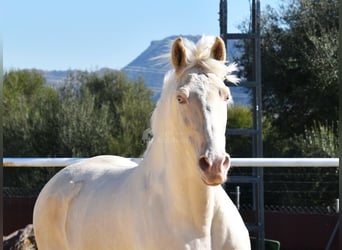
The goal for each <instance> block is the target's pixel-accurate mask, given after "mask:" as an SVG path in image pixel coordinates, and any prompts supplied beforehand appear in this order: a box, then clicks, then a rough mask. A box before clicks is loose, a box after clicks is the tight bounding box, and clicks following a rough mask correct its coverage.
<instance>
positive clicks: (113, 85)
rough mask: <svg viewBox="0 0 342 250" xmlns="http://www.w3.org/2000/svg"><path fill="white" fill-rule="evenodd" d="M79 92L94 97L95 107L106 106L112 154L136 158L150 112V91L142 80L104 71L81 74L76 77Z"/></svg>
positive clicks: (151, 104)
mask: <svg viewBox="0 0 342 250" xmlns="http://www.w3.org/2000/svg"><path fill="white" fill-rule="evenodd" d="M78 79H81V81H82V82H83V85H82V89H81V90H83V89H88V90H89V92H90V93H92V94H93V95H94V96H95V106H96V107H98V108H100V107H102V106H103V105H107V106H108V112H109V124H110V126H111V132H110V133H111V136H110V137H109V138H108V142H109V152H110V153H111V154H116V155H122V156H130V157H138V156H141V154H142V153H143V151H144V149H145V147H146V144H143V142H142V135H143V132H144V131H145V130H146V129H148V128H149V121H150V116H151V114H152V110H153V107H154V105H153V103H152V100H151V98H152V91H151V90H149V89H148V88H147V86H146V85H145V83H144V81H143V80H142V79H138V80H136V81H131V80H129V79H128V78H127V76H126V75H125V73H123V72H121V71H111V70H107V71H104V72H102V74H101V75H100V74H98V73H83V74H81V75H79V76H78Z"/></svg>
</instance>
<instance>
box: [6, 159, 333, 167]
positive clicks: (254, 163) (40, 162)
mask: <svg viewBox="0 0 342 250" xmlns="http://www.w3.org/2000/svg"><path fill="white" fill-rule="evenodd" d="M83 159H86V158H4V160H3V166H4V167H65V166H67V165H70V164H73V163H76V162H78V161H81V160H83ZM131 160H133V161H135V162H137V163H138V162H139V161H141V160H142V158H131ZM231 165H232V167H338V166H339V158H232V159H231Z"/></svg>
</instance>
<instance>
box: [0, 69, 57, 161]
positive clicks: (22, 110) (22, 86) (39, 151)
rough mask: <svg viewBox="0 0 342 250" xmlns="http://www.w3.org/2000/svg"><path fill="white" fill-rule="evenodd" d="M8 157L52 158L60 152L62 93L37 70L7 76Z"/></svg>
mask: <svg viewBox="0 0 342 250" xmlns="http://www.w3.org/2000/svg"><path fill="white" fill-rule="evenodd" d="M3 103H4V116H3V130H4V138H3V139H4V156H7V157H8V156H52V155H54V154H55V153H56V150H57V148H58V129H56V128H57V127H58V126H57V124H58V122H57V117H56V114H57V111H58V107H59V98H58V93H57V92H56V91H55V90H54V89H52V88H50V87H48V86H46V85H45V79H44V78H43V77H42V75H41V74H40V73H39V72H38V71H36V70H18V71H10V72H7V73H5V75H4V100H3Z"/></svg>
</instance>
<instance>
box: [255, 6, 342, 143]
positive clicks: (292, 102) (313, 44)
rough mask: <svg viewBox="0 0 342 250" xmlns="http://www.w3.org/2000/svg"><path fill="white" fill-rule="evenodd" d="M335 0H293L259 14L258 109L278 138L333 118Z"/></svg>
mask: <svg viewBox="0 0 342 250" xmlns="http://www.w3.org/2000/svg"><path fill="white" fill-rule="evenodd" d="M337 4H338V1H337V0H330V1H325V0H320V1H311V0H293V1H292V2H291V3H290V4H288V5H287V6H283V8H282V11H281V12H280V14H279V13H277V12H276V11H274V10H273V9H271V8H270V7H268V9H267V12H266V13H264V16H263V17H262V24H261V27H262V31H261V35H262V42H261V57H262V77H263V79H262V83H263V94H264V95H263V108H264V111H265V112H266V113H267V114H268V115H269V117H272V118H273V120H272V125H273V126H276V127H277V128H278V132H279V133H280V134H281V136H282V138H289V137H291V136H292V135H293V134H301V133H303V132H304V129H305V127H306V126H311V125H313V121H327V122H329V123H331V122H336V121H337V119H338V109H337V107H338V105H337V104H338V86H337V71H338V68H337V67H338V63H337V48H338V47H337V34H338V6H337Z"/></svg>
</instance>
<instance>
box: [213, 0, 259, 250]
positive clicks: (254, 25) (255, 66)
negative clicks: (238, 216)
mask: <svg viewBox="0 0 342 250" xmlns="http://www.w3.org/2000/svg"><path fill="white" fill-rule="evenodd" d="M251 1H252V6H251V15H250V16H251V33H247V34H233V33H229V32H228V28H227V26H228V25H227V23H228V18H229V17H228V7H229V5H228V1H227V0H220V35H221V37H222V38H223V39H224V41H225V42H226V45H227V46H228V42H227V40H228V39H245V40H247V39H250V40H249V41H250V42H251V44H252V48H253V52H252V55H251V56H252V57H253V62H252V75H251V79H252V80H251V82H252V84H251V85H246V86H253V87H252V98H253V100H252V106H253V107H252V114H253V133H252V134H250V133H248V131H247V130H245V129H239V132H238V133H233V132H231V135H245V134H246V135H248V134H249V135H252V156H253V157H263V145H262V118H261V115H262V113H261V111H262V99H261V59H260V57H261V52H260V0H251ZM240 85H241V86H243V83H241V84H240ZM249 132H250V131H249ZM228 134H230V131H229V130H228ZM263 174H264V173H263V168H260V167H258V168H253V171H252V176H250V177H249V180H250V181H251V183H252V187H253V188H252V193H253V210H254V211H255V218H256V224H255V225H250V226H249V225H247V227H249V229H250V231H252V232H255V233H256V236H257V237H256V239H257V242H256V243H257V244H256V246H257V249H258V250H263V249H264V248H265V246H264V238H265V229H264V184H263ZM235 180H236V182H235V183H239V181H240V182H241V181H242V182H244V183H246V177H243V176H238V177H236V178H235ZM248 182H249V181H248ZM236 193H237V192H236ZM239 205H240V204H239Z"/></svg>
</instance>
